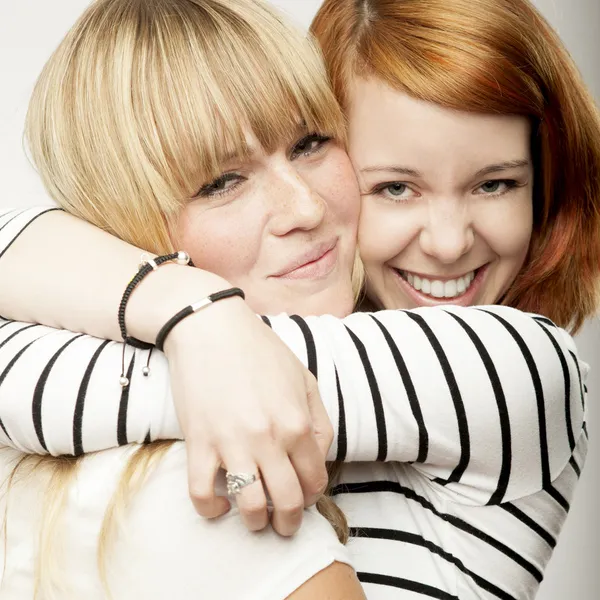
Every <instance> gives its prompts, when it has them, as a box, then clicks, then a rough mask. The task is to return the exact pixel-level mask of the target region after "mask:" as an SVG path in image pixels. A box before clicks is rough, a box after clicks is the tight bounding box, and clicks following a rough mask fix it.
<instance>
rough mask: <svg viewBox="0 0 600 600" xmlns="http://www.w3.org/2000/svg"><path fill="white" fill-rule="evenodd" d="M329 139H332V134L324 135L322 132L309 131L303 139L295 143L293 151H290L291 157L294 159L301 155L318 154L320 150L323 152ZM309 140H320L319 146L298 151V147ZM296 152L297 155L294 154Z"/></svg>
mask: <svg viewBox="0 0 600 600" xmlns="http://www.w3.org/2000/svg"><path fill="white" fill-rule="evenodd" d="M329 141H331V137H330V136H327V135H322V134H320V133H309V134H308V135H306V136H304V137H303V138H302V139H301V140H299V141H298V142H296V144H294V147H293V148H292V151H291V152H290V159H291V160H294V159H296V158H298V157H299V156H304V157H308V156H311V155H314V154H318V153H319V152H321V151H322V150H323V147H324V146H325V144H326V143H327V142H329ZM309 142H318V143H317V146H316V147H315V148H313V149H312V150H304V151H298V148H299V147H300V146H302V145H305V144H307V143H309ZM294 154H295V156H294Z"/></svg>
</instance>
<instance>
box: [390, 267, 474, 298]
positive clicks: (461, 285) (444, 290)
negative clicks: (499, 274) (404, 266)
mask: <svg viewBox="0 0 600 600" xmlns="http://www.w3.org/2000/svg"><path fill="white" fill-rule="evenodd" d="M400 274H401V275H402V277H403V278H404V279H405V280H406V281H408V283H410V285H411V286H412V287H414V288H415V289H416V290H418V291H420V292H423V293H424V294H428V295H431V296H433V297H434V298H456V297H457V296H461V295H462V294H464V293H465V292H466V291H467V290H468V289H469V287H471V283H472V282H473V279H475V271H471V272H470V273H467V274H466V275H463V276H462V277H459V278H458V279H451V280H450V281H438V280H429V279H425V278H424V277H418V276H417V275H412V274H411V273H407V272H406V271H400Z"/></svg>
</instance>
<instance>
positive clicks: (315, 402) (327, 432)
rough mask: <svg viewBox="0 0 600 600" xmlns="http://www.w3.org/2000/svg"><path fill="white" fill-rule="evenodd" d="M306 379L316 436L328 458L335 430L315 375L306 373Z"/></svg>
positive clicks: (324, 456)
mask: <svg viewBox="0 0 600 600" xmlns="http://www.w3.org/2000/svg"><path fill="white" fill-rule="evenodd" d="M305 381H306V399H307V406H308V412H309V414H310V418H311V420H312V424H313V428H314V433H315V438H316V440H317V444H318V446H319V450H321V454H322V455H323V458H324V459H327V455H328V454H329V450H330V448H331V444H332V443H333V437H334V431H333V426H332V424H331V420H330V419H329V415H328V414H327V410H326V409H325V405H324V404H323V401H322V400H321V394H320V393H319V386H318V385H317V382H316V380H315V378H314V377H313V375H312V374H311V373H310V372H307V373H306V374H305Z"/></svg>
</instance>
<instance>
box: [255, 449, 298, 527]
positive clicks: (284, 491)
mask: <svg viewBox="0 0 600 600" xmlns="http://www.w3.org/2000/svg"><path fill="white" fill-rule="evenodd" d="M261 470H262V472H263V481H264V484H265V487H266V489H267V491H268V494H269V497H270V498H271V502H272V505H273V514H272V515H271V524H272V526H273V529H274V530H275V531H276V532H277V533H279V535H283V536H286V537H287V536H291V535H294V533H296V531H298V529H299V528H300V525H301V524H302V517H303V513H304V495H303V493H302V488H301V486H300V483H299V481H298V476H297V474H296V471H295V470H294V467H293V466H292V463H291V462H290V460H289V458H288V457H287V456H285V455H283V456H273V457H272V458H271V460H270V461H269V462H267V463H265V464H264V466H263V467H262V469H261Z"/></svg>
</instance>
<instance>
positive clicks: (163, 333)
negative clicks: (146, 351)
mask: <svg viewBox="0 0 600 600" xmlns="http://www.w3.org/2000/svg"><path fill="white" fill-rule="evenodd" d="M234 296H239V297H240V298H241V299H242V300H244V299H245V298H246V296H245V295H244V292H243V291H242V290H241V289H240V288H229V289H227V290H223V291H221V292H215V293H214V294H211V295H210V296H207V297H206V298H203V299H202V300H199V301H198V302H195V303H194V304H190V305H189V306H186V307H185V308H184V309H182V310H180V311H179V312H178V313H177V314H176V315H175V316H173V317H171V318H170V319H169V320H168V321H167V322H166V323H165V324H164V325H163V327H162V329H161V330H160V331H159V332H158V335H157V336H156V344H155V346H156V349H157V350H162V349H163V347H164V345H165V340H166V339H167V336H168V335H169V333H171V331H172V330H173V328H174V327H175V325H177V324H178V323H180V322H181V321H183V319H185V318H186V317H189V316H190V315H193V314H194V313H195V312H198V311H199V310H201V309H203V308H205V307H207V306H208V305H209V304H213V303H214V302H218V301H219V300H224V299H225V298H233V297H234Z"/></svg>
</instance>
